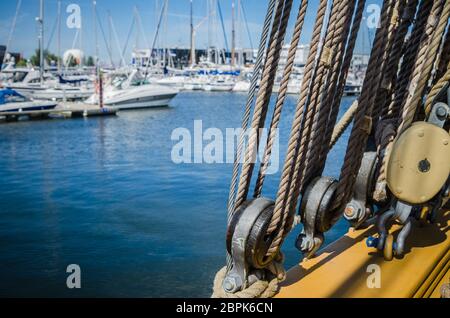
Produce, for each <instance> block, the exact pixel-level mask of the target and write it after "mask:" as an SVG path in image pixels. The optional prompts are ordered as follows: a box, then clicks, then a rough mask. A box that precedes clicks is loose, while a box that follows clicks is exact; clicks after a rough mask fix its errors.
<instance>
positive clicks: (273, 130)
mask: <svg viewBox="0 0 450 318" xmlns="http://www.w3.org/2000/svg"><path fill="white" fill-rule="evenodd" d="M308 1H309V0H303V1H302V3H301V4H300V9H299V12H298V16H297V21H296V23H295V27H294V34H293V36H292V41H291V46H290V48H289V52H288V57H287V62H286V67H285V69H284V74H283V78H282V80H281V84H280V90H279V92H278V97H277V101H276V104H275V108H274V112H273V116H272V122H271V125H270V130H269V137H268V140H267V145H266V149H265V152H264V159H263V161H262V163H261V168H260V170H259V174H258V179H257V181H256V186H255V193H254V197H255V198H256V197H259V196H260V195H261V192H262V188H263V185H264V179H265V175H266V172H267V168H268V165H269V160H270V156H271V155H272V148H273V144H274V141H275V137H276V134H277V128H278V125H279V123H280V120H281V113H282V110H283V106H284V102H285V100H286V96H287V91H288V85H289V80H290V77H291V74H292V71H293V69H294V62H295V56H296V53H297V47H298V44H299V43H300V37H301V34H302V30H303V25H304V23H305V16H306V11H307V9H308Z"/></svg>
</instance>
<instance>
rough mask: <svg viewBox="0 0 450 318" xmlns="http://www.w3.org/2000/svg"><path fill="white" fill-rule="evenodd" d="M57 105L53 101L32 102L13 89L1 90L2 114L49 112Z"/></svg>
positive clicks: (0, 109) (0, 111) (0, 106)
mask: <svg viewBox="0 0 450 318" xmlns="http://www.w3.org/2000/svg"><path fill="white" fill-rule="evenodd" d="M57 105H58V104H57V103H56V102H52V101H42V100H31V99H29V98H27V97H25V96H23V95H21V94H19V93H18V92H16V91H14V90H12V89H2V90H0V113H3V112H23V111H36V110H47V109H53V108H55V107H56V106H57Z"/></svg>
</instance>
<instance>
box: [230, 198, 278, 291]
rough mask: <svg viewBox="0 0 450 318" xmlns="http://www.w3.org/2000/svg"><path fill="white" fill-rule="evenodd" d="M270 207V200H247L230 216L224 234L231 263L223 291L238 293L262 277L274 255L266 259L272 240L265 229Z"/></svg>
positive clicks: (271, 212) (271, 204) (273, 204)
mask: <svg viewBox="0 0 450 318" xmlns="http://www.w3.org/2000/svg"><path fill="white" fill-rule="evenodd" d="M274 206H275V203H274V202H273V201H271V200H268V199H264V198H257V199H254V200H251V201H247V202H246V203H245V204H243V206H242V207H241V208H240V209H239V210H237V211H236V212H235V213H234V215H233V217H232V219H231V221H230V224H229V226H228V232H227V249H228V252H229V253H230V255H231V256H232V261H233V264H232V268H231V270H230V271H229V273H228V274H227V276H226V277H225V279H224V282H223V288H224V290H225V291H226V292H228V293H235V292H237V291H241V290H243V289H245V288H247V287H248V286H250V285H252V284H253V283H254V282H256V281H257V280H260V279H264V278H265V277H264V276H265V275H266V274H267V273H266V271H265V270H264V269H266V268H267V267H268V266H269V265H270V264H271V263H272V262H273V260H274V259H275V257H276V256H277V255H273V256H271V257H267V256H266V254H267V251H268V249H269V247H270V245H271V243H272V240H273V237H272V236H269V235H267V229H268V227H269V225H270V221H271V218H272V215H273V210H274Z"/></svg>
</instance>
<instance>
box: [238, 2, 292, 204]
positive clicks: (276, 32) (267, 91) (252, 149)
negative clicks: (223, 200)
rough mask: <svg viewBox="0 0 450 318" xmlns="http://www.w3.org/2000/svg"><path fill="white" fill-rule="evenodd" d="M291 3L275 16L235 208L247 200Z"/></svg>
mask: <svg viewBox="0 0 450 318" xmlns="http://www.w3.org/2000/svg"><path fill="white" fill-rule="evenodd" d="M292 3H293V0H285V2H284V4H285V5H286V6H284V5H283V3H282V2H280V3H279V5H278V8H277V11H276V14H275V19H274V25H275V26H277V25H279V28H277V29H275V28H273V29H272V34H271V37H270V38H271V40H270V46H269V50H268V52H267V57H266V64H265V67H264V71H263V75H262V77H261V87H260V90H259V93H258V97H257V100H256V104H255V107H254V112H253V119H252V123H251V125H250V126H251V131H250V137H249V141H248V143H249V147H248V148H247V151H246V153H245V156H244V164H243V166H242V171H241V177H240V179H239V185H238V191H237V196H236V207H237V208H239V206H241V204H242V203H244V201H245V200H246V198H247V194H248V190H249V185H250V181H251V178H252V172H253V167H254V165H255V163H254V162H255V161H254V158H255V157H256V155H257V152H258V148H259V142H260V137H261V136H260V134H259V128H261V127H262V125H264V122H265V117H266V114H267V108H268V105H269V101H270V95H271V93H272V88H273V84H274V81H275V75H276V71H277V65H278V61H279V58H280V54H281V48H282V45H283V40H284V36H285V34H286V29H287V25H288V22H289V16H290V10H291V8H292ZM283 8H284V10H283Z"/></svg>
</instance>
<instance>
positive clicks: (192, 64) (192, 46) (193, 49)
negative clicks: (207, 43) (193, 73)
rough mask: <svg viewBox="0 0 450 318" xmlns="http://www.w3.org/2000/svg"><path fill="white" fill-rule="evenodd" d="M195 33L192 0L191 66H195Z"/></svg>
mask: <svg viewBox="0 0 450 318" xmlns="http://www.w3.org/2000/svg"><path fill="white" fill-rule="evenodd" d="M194 32H195V31H194V4H193V0H191V57H190V61H189V64H190V65H191V66H194V64H195V48H194V45H195V44H194V41H195V40H194Z"/></svg>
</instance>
